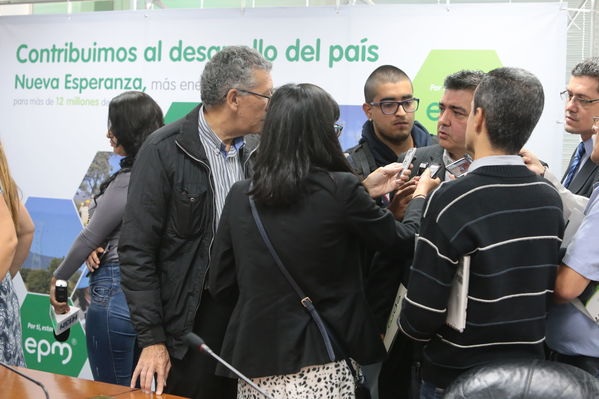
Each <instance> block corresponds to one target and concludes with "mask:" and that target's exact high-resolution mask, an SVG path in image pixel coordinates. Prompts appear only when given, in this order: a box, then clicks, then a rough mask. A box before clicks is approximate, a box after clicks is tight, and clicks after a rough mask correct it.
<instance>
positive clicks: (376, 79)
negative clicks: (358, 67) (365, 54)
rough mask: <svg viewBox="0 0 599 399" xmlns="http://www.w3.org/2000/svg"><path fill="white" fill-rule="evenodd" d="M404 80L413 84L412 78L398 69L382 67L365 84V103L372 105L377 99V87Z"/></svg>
mask: <svg viewBox="0 0 599 399" xmlns="http://www.w3.org/2000/svg"><path fill="white" fill-rule="evenodd" d="M402 80H407V81H408V82H410V84H412V81H411V80H410V77H409V76H408V75H407V74H406V73H405V72H404V71H402V70H401V69H399V68H398V67H395V66H393V65H381V66H380V67H378V68H377V69H375V70H374V71H373V72H372V73H371V74H370V76H369V77H368V79H366V83H364V101H365V102H366V103H371V102H372V101H373V100H374V98H375V97H376V87H377V86H378V85H379V84H380V83H389V82H392V83H395V82H399V81H402Z"/></svg>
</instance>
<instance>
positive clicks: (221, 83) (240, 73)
mask: <svg viewBox="0 0 599 399" xmlns="http://www.w3.org/2000/svg"><path fill="white" fill-rule="evenodd" d="M256 69H261V70H265V71H270V70H271V69H272V63H270V62H269V61H267V60H265V59H264V57H262V56H261V55H260V53H259V52H257V51H256V50H254V49H252V48H250V47H247V46H228V47H225V48H223V49H222V50H221V51H219V52H218V53H217V54H216V55H215V56H214V57H213V58H212V59H211V60H210V61H208V62H207V63H206V66H205V67H204V72H203V73H202V79H201V83H200V84H201V93H202V94H201V95H202V102H203V103H204V104H206V105H218V104H222V103H223V102H224V101H225V96H226V95H227V92H228V91H229V90H230V89H233V88H240V89H246V90H251V89H252V88H253V87H254V85H255V82H254V74H253V71H254V70H256Z"/></svg>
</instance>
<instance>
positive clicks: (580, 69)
mask: <svg viewBox="0 0 599 399" xmlns="http://www.w3.org/2000/svg"><path fill="white" fill-rule="evenodd" d="M572 76H588V77H590V78H594V79H595V80H596V81H597V91H598V92H599V57H591V58H587V59H586V60H584V61H582V62H579V63H578V64H577V65H576V66H575V67H574V68H573V69H572Z"/></svg>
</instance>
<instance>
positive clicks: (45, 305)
mask: <svg viewBox="0 0 599 399" xmlns="http://www.w3.org/2000/svg"><path fill="white" fill-rule="evenodd" d="M49 307H50V300H49V299H48V295H42V294H35V293H28V294H27V297H26V298H25V301H24V302H23V306H21V324H22V328H23V349H24V351H23V352H24V353H25V362H26V363H27V367H29V368H31V369H36V370H42V371H49V372H51V373H59V374H63V375H69V376H72V377H77V376H79V374H80V373H81V369H82V368H83V365H84V364H85V361H86V359H87V347H86V343H85V334H84V333H83V329H82V327H81V324H79V323H76V324H75V325H73V327H71V333H70V335H69V338H68V339H67V340H66V341H65V342H58V341H56V339H55V338H54V334H53V333H52V331H53V329H52V322H51V321H50V315H49V312H48V310H49Z"/></svg>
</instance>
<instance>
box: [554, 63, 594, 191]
mask: <svg viewBox="0 0 599 399" xmlns="http://www.w3.org/2000/svg"><path fill="white" fill-rule="evenodd" d="M561 95H562V98H563V99H564V100H565V101H566V115H565V125H566V126H565V129H566V132H568V133H572V134H578V135H580V139H581V142H580V144H579V145H578V147H577V148H576V150H574V153H573V154H572V157H571V159H570V163H569V164H568V168H567V169H566V171H565V173H564V176H563V178H562V184H563V185H564V186H565V187H566V188H568V189H569V190H570V191H571V192H573V193H574V194H578V195H584V196H585V197H589V196H590V195H591V192H592V191H593V185H594V184H595V183H596V182H597V181H598V180H599V166H597V165H596V164H595V163H593V162H592V161H591V159H590V155H591V152H592V150H593V141H592V139H591V137H592V136H593V116H596V115H599V57H592V58H588V59H586V60H584V61H582V62H580V63H579V64H578V65H576V66H575V67H574V69H572V76H571V77H570V81H569V82H568V86H567V88H566V90H565V91H563V92H562V93H561Z"/></svg>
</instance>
